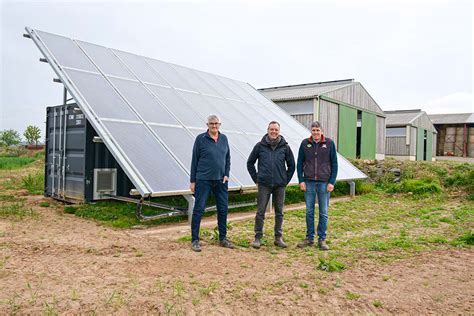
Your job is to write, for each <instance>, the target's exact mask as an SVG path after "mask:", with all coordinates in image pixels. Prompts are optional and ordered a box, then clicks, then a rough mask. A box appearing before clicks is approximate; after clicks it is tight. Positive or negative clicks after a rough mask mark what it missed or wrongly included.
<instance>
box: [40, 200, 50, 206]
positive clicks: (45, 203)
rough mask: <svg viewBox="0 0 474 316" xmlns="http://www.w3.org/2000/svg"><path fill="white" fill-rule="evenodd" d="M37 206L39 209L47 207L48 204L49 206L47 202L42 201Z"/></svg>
mask: <svg viewBox="0 0 474 316" xmlns="http://www.w3.org/2000/svg"><path fill="white" fill-rule="evenodd" d="M39 206H41V207H49V206H50V204H49V202H46V201H42V202H40V203H39Z"/></svg>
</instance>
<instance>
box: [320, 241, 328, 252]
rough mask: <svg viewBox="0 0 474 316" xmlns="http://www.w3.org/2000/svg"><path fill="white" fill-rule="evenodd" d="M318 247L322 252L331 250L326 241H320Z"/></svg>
mask: <svg viewBox="0 0 474 316" xmlns="http://www.w3.org/2000/svg"><path fill="white" fill-rule="evenodd" d="M318 247H319V249H321V250H329V246H328V244H326V240H318Z"/></svg>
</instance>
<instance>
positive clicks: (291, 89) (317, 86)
mask: <svg viewBox="0 0 474 316" xmlns="http://www.w3.org/2000/svg"><path fill="white" fill-rule="evenodd" d="M354 83H355V82H354V79H345V80H336V81H324V82H316V83H307V84H298V85H292V86H281V87H271V88H263V89H258V90H259V91H260V92H261V93H263V94H264V95H265V96H266V97H267V98H269V99H270V100H272V101H286V100H301V99H310V98H314V97H315V96H318V95H321V94H324V93H327V92H330V91H333V90H336V89H339V88H343V87H347V86H350V85H353V84H354Z"/></svg>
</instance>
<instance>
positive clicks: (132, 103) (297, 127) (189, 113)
mask: <svg viewBox="0 0 474 316" xmlns="http://www.w3.org/2000/svg"><path fill="white" fill-rule="evenodd" d="M26 30H27V32H28V33H29V35H30V36H31V38H32V39H33V41H34V42H35V44H36V45H37V46H38V48H39V49H40V51H41V52H42V53H43V55H44V56H45V58H46V59H47V60H48V62H49V64H50V65H51V67H52V68H53V70H54V71H55V72H56V74H57V75H58V76H59V78H60V79H61V81H62V82H63V84H64V85H65V87H66V88H67V90H68V91H69V93H70V94H71V95H72V96H73V97H74V99H75V100H76V102H77V104H78V105H79V107H80V108H81V110H82V111H83V112H84V113H85V114H86V116H87V118H88V120H89V121H90V123H91V124H92V126H93V127H94V129H95V130H96V131H97V133H98V134H99V136H101V138H102V139H103V140H104V143H105V145H106V146H107V147H108V148H109V150H110V152H111V153H112V154H113V155H114V157H115V158H116V160H117V161H118V163H119V164H120V165H121V167H122V168H123V170H124V171H125V172H126V173H127V175H128V177H129V178H130V180H131V181H132V183H133V184H134V185H135V186H136V188H137V190H138V191H139V192H140V193H141V194H142V195H148V194H151V195H152V196H159V195H176V194H189V193H190V191H189V174H190V165H191V156H192V147H193V143H194V138H195V137H196V135H198V134H199V133H202V132H204V131H205V123H206V118H207V116H209V115H210V114H217V115H218V116H219V117H220V118H221V120H222V126H221V131H222V132H224V133H225V134H226V135H227V136H228V139H229V144H230V148H231V175H230V182H229V189H230V190H241V189H247V188H255V184H254V183H253V181H252V179H251V178H250V176H249V174H248V172H247V166H246V160H247V157H248V155H249V154H250V152H251V151H252V149H253V146H254V145H255V144H256V143H257V142H258V141H260V139H261V137H262V136H263V135H264V134H265V133H266V129H267V124H268V122H270V121H272V120H276V121H278V122H279V123H280V124H281V132H282V135H284V136H285V137H286V139H287V141H288V143H289V144H290V146H291V148H292V150H293V152H294V154H295V158H296V155H297V153H298V148H299V145H300V143H301V140H302V139H303V138H304V137H307V136H308V131H307V129H306V128H305V127H303V126H302V125H301V124H300V123H298V122H297V121H296V120H295V119H293V118H292V117H291V116H290V115H288V114H287V113H285V112H283V111H282V110H281V109H280V108H279V107H278V106H276V105H275V104H274V103H273V102H271V101H270V100H268V99H267V98H265V97H264V96H262V95H261V94H260V93H259V92H258V91H257V90H255V89H254V88H253V87H251V86H250V85H249V84H247V83H244V82H240V81H236V80H232V79H229V78H225V77H222V76H217V75H213V74H210V73H207V72H203V71H198V70H194V69H191V68H187V67H183V66H179V65H174V64H170V63H166V62H163V61H160V60H156V59H152V58H148V57H142V56H139V55H135V54H132V53H127V52H123V51H119V50H115V49H110V48H106V47H104V46H100V45H96V44H91V43H87V42H84V41H78V40H72V39H69V38H67V37H63V36H59V35H55V34H51V33H46V32H42V31H38V30H33V29H30V28H26ZM365 177H366V176H365V175H364V174H363V173H362V172H360V171H359V170H358V169H357V168H355V167H354V166H353V165H352V164H350V162H349V161H347V160H346V159H344V158H343V157H342V156H339V174H338V180H350V179H358V178H365ZM296 182H297V178H296V175H295V176H294V177H293V179H292V183H296Z"/></svg>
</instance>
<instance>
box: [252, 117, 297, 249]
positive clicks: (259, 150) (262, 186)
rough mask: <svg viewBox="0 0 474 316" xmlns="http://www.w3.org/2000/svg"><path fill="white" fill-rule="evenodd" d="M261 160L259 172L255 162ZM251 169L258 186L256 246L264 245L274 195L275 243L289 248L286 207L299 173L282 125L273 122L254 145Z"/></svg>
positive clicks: (254, 244) (254, 243)
mask: <svg viewBox="0 0 474 316" xmlns="http://www.w3.org/2000/svg"><path fill="white" fill-rule="evenodd" d="M257 160H258V172H257V170H255V162H256V161H257ZM247 169H248V171H249V173H250V176H251V177H252V179H253V181H254V182H255V183H256V184H257V186H258V195H257V215H256V216H255V228H254V230H255V240H254V242H253V243H252V247H254V248H256V249H258V248H260V246H261V239H262V236H263V222H264V220H265V209H266V207H267V204H268V201H269V199H270V195H271V194H273V199H274V201H275V241H274V245H275V246H277V247H281V248H286V244H285V242H284V241H283V238H282V234H283V231H282V225H283V206H284V205H285V188H286V186H287V185H288V183H289V182H290V181H291V178H292V177H293V174H294V173H295V158H294V157H293V152H292V151H291V148H290V146H289V145H288V143H287V142H286V140H285V138H284V137H283V136H281V135H280V124H279V123H278V122H276V121H272V122H270V124H268V128H267V134H265V135H264V136H263V138H262V140H261V141H260V142H258V143H257V144H256V145H255V147H254V148H253V150H252V152H251V153H250V156H249V158H248V160H247Z"/></svg>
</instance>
